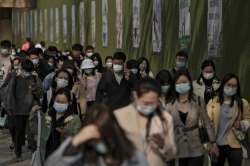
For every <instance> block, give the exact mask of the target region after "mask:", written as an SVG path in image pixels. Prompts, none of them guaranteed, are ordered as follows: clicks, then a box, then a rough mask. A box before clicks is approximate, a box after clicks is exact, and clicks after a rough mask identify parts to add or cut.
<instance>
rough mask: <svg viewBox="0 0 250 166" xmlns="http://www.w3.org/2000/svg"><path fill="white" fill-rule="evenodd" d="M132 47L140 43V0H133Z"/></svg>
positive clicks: (137, 46) (136, 46)
mask: <svg viewBox="0 0 250 166" xmlns="http://www.w3.org/2000/svg"><path fill="white" fill-rule="evenodd" d="M132 12H133V37H132V40H133V47H134V48H139V45H140V31H141V29H140V0H133V11H132Z"/></svg>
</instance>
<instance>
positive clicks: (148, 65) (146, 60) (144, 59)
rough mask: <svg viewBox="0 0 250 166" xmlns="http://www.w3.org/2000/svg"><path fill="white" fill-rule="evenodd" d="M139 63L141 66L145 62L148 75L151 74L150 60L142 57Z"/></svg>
mask: <svg viewBox="0 0 250 166" xmlns="http://www.w3.org/2000/svg"><path fill="white" fill-rule="evenodd" d="M137 61H138V64H139V66H140V65H141V64H142V62H143V61H145V62H146V64H147V68H146V73H147V74H149V72H150V63H149V61H148V59H147V58H145V57H140V58H139V59H138V60H137ZM139 70H140V67H139Z"/></svg>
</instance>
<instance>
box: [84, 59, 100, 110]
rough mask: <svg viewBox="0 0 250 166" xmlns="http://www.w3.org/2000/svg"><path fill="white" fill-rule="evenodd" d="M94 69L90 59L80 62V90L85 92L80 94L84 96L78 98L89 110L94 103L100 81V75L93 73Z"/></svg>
mask: <svg viewBox="0 0 250 166" xmlns="http://www.w3.org/2000/svg"><path fill="white" fill-rule="evenodd" d="M94 69H95V65H94V63H93V61H92V60H91V59H85V60H84V61H83V62H82V65H81V70H82V77H81V78H80V89H81V90H83V91H85V92H80V93H84V94H85V95H84V96H82V97H80V98H82V100H80V101H86V106H87V108H90V107H91V106H92V105H93V104H94V103H95V101H96V89H97V85H98V83H99V81H100V79H101V74H100V73H95V71H94ZM83 98H84V99H83Z"/></svg>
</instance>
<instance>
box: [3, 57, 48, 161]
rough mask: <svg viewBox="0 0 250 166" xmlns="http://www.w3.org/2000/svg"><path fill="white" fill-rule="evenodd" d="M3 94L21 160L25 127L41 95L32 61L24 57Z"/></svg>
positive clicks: (16, 151) (10, 126)
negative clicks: (18, 70) (18, 71)
mask: <svg viewBox="0 0 250 166" xmlns="http://www.w3.org/2000/svg"><path fill="white" fill-rule="evenodd" d="M6 92H7V93H6V96H5V98H6V99H5V100H4V101H5V102H4V105H5V108H6V111H7V112H8V115H9V117H10V119H11V121H10V124H9V128H10V133H11V136H12V140H13V142H14V147H15V154H16V160H17V161H19V160H22V159H21V155H22V146H23V145H24V143H25V129H26V125H27V120H28V117H29V113H30V111H31V109H32V106H34V105H35V104H38V103H39V102H40V99H41V98H42V96H43V89H42V83H41V81H40V79H39V78H38V76H37V74H36V73H34V65H33V63H32V62H31V61H30V60H28V59H26V60H24V61H23V62H22V63H21V72H20V73H18V74H13V75H12V78H10V81H9V84H8V87H7V91H6Z"/></svg>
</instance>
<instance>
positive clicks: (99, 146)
mask: <svg viewBox="0 0 250 166" xmlns="http://www.w3.org/2000/svg"><path fill="white" fill-rule="evenodd" d="M94 148H95V151H96V152H97V153H99V154H102V155H104V154H107V153H108V148H107V146H106V145H105V143H104V142H103V141H99V142H97V143H96V144H95V145H94Z"/></svg>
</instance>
